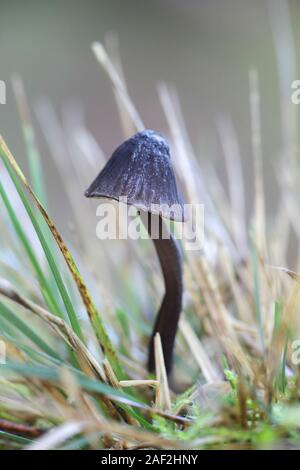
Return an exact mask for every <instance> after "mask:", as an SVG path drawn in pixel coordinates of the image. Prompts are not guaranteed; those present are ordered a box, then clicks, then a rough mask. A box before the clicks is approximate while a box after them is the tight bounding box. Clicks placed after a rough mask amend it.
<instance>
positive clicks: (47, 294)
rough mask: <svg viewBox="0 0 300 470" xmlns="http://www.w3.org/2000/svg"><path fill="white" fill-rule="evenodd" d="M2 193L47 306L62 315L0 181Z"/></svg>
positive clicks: (0, 192)
mask: <svg viewBox="0 0 300 470" xmlns="http://www.w3.org/2000/svg"><path fill="white" fill-rule="evenodd" d="M0 195H1V198H2V200H3V203H4V205H5V207H6V210H7V213H8V215H9V217H10V220H11V222H12V224H13V227H14V229H15V232H16V234H17V236H18V239H19V240H20V242H21V244H22V246H23V249H24V251H25V253H26V254H27V257H28V259H29V261H30V263H31V265H32V267H33V269H34V271H35V274H36V277H37V280H38V282H39V285H40V288H41V292H42V295H43V297H44V300H45V303H46V305H47V307H48V308H49V310H50V311H51V312H53V313H55V314H57V315H59V316H61V317H62V314H61V313H60V307H59V305H58V303H57V301H56V299H55V295H54V293H53V292H52V290H51V288H50V286H49V284H48V281H47V279H46V277H45V275H44V273H43V271H42V269H41V267H40V264H39V262H38V260H37V258H36V256H35V253H34V250H33V248H32V246H31V243H30V242H29V240H28V238H27V236H26V234H25V232H24V230H23V228H22V226H21V224H20V222H19V219H18V217H17V215H16V213H15V211H14V209H13V207H12V205H11V203H10V201H9V198H8V196H7V194H6V191H5V189H4V187H3V185H2V183H1V181H0Z"/></svg>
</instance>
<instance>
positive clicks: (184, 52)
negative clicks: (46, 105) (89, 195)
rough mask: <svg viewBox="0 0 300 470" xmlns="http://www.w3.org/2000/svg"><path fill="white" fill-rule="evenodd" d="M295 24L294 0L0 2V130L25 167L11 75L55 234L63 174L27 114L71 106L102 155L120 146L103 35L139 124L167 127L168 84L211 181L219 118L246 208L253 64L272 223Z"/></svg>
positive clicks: (298, 16) (299, 9) (218, 152)
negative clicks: (20, 92) (3, 100)
mask: <svg viewBox="0 0 300 470" xmlns="http://www.w3.org/2000/svg"><path fill="white" fill-rule="evenodd" d="M299 20H300V4H299V2H298V1H297V0H293V1H285V0H251V1H249V0H185V1H181V0H151V1H141V0H127V1H122V0H97V1H96V0H85V1H78V0H72V1H71V0H64V1H63V2H62V1H59V0H52V1H51V2H40V1H34V0H27V1H26V2H24V1H14V0H9V1H8V0H7V1H6V0H1V2H0V79H2V80H5V81H6V83H7V104H6V105H1V106H0V123H1V133H2V134H3V135H4V137H5V139H6V140H7V142H8V144H9V145H10V147H11V149H12V150H13V151H14V153H15V155H16V157H17V159H18V161H19V162H20V163H21V164H22V165H24V166H25V169H26V161H25V158H24V142H23V137H22V132H21V126H20V120H19V117H18V114H17V110H16V103H15V99H14V96H13V93H12V89H11V83H10V80H11V76H12V75H13V74H15V73H18V74H19V75H20V76H21V77H22V79H23V82H24V85H25V88H26V92H27V96H28V99H29V102H30V105H31V107H32V115H33V120H34V123H35V126H36V130H37V137H38V144H39V147H40V150H41V154H42V158H43V166H44V168H45V171H46V175H47V178H46V180H47V185H48V191H49V194H50V205H51V210H52V214H53V215H54V216H55V219H56V221H57V222H58V223H60V224H61V225H64V224H65V222H66V221H68V217H69V214H70V212H69V211H68V204H67V203H66V202H65V198H64V191H63V187H64V177H65V176H64V175H60V174H59V171H58V169H57V167H56V166H55V165H54V164H53V162H52V158H51V156H50V153H49V148H48V146H47V143H46V140H45V129H44V132H42V131H41V126H40V122H39V120H38V119H37V115H36V113H35V110H36V107H37V106H38V103H39V102H40V100H43V99H45V98H46V99H47V100H49V101H50V102H51V103H52V105H53V107H54V109H55V111H56V113H57V114H58V116H59V117H60V119H64V116H65V115H66V114H68V113H69V114H70V112H71V113H72V107H74V106H75V108H76V109H78V108H80V109H81V110H82V111H83V112H84V119H85V123H86V126H87V127H88V128H89V129H90V131H91V132H92V134H93V135H94V137H95V139H96V141H97V143H98V144H99V146H101V148H102V149H103V151H104V152H105V153H106V154H107V155H109V154H110V153H111V152H112V150H113V149H114V148H115V147H116V146H117V145H118V144H119V142H120V140H121V139H122V130H121V126H120V121H119V116H118V112H117V107H116V105H115V101H114V96H113V92H112V87H111V83H110V81H109V79H108V77H107V76H106V74H105V72H104V71H103V70H102V68H101V67H100V66H99V64H98V63H97V62H96V60H95V57H94V56H93V54H92V52H91V48H90V45H91V43H92V42H93V41H96V40H98V41H101V42H104V41H105V40H106V39H107V37H108V35H109V34H111V33H113V34H114V35H115V36H114V37H115V38H116V37H117V38H118V41H119V53H120V57H121V60H122V64H123V69H124V74H125V77H126V81H127V84H128V88H129V92H130V95H131V97H132V99H133V101H134V103H135V104H136V106H137V108H138V110H139V112H140V113H141V115H142V117H143V120H144V122H145V123H146V125H147V127H150V128H154V129H156V130H159V131H161V132H162V133H164V132H165V131H166V130H167V123H166V120H165V118H164V114H163V111H162V108H161V104H160V102H159V99H158V95H157V84H158V83H159V82H161V81H164V82H167V83H170V84H173V85H175V87H176V89H177V92H178V95H179V98H180V102H181V105H182V109H183V114H184V118H185V120H186V125H187V129H188V132H189V135H190V138H191V141H192V143H193V145H194V148H195V151H196V153H197V155H198V157H199V159H200V162H201V163H202V164H203V168H205V163H206V162H207V161H212V162H214V165H215V167H216V168H217V171H218V172H220V174H221V175H222V172H223V171H224V157H223V153H222V148H221V145H220V141H219V136H218V132H217V129H216V122H217V120H218V119H219V117H220V116H224V115H225V116H227V117H229V118H230V119H231V120H232V122H233V124H234V128H235V132H236V135H237V137H238V142H239V146H240V151H241V156H242V164H243V170H244V173H245V175H246V178H245V185H246V195H248V197H247V201H248V203H249V204H248V206H249V207H248V211H250V210H251V207H250V202H249V201H250V200H252V193H253V183H252V174H253V171H252V166H253V164H252V156H251V152H252V149H251V129H250V127H251V126H250V112H249V80H248V74H249V69H250V68H252V67H254V68H256V69H257V71H258V74H259V87H260V94H261V116H262V117H261V119H262V137H263V141H262V145H263V165H264V176H265V180H266V188H267V194H266V198H267V204H268V206H267V207H268V213H269V214H270V216H271V215H272V209H273V208H274V207H275V206H276V204H277V200H276V194H277V192H276V188H277V181H276V177H275V169H276V161H277V160H276V158H277V156H278V154H279V153H280V152H281V148H282V145H283V135H282V122H283V121H284V119H285V115H284V113H283V112H282V106H283V107H284V108H286V110H287V112H291V113H298V110H296V109H295V105H292V104H291V102H290V94H291V89H290V85H291V81H292V80H294V79H297V78H299V77H298V76H297V59H299V57H297V56H298V55H299V47H297V45H298V44H299V39H300V37H299V35H300V31H299V28H298V27H297V26H298V25H299ZM292 108H294V109H292ZM70 110H71V111H70ZM46 133H47V130H46ZM62 158H63V157H62ZM100 166H101V164H100V163H99V169H100ZM83 189H85V188H78V191H82V190H83ZM70 217H71V216H70Z"/></svg>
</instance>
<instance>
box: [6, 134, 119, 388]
mask: <svg viewBox="0 0 300 470" xmlns="http://www.w3.org/2000/svg"><path fill="white" fill-rule="evenodd" d="M0 150H1V156H2V159H3V161H4V164H5V166H6V168H7V171H8V172H9V174H10V176H11V178H12V179H13V182H14V184H15V185H16V187H17V190H18V192H19V194H20V195H21V198H22V201H23V204H24V205H25V207H26V210H27V211H28V212H29V214H30V217H31V219H32V222H33V224H34V227H35V229H36V231H37V234H38V236H39V238H40V241H41V243H42V245H43V248H44V250H45V254H46V256H47V259H48V261H49V264H50V261H51V265H52V264H54V266H53V268H54V272H53V274H54V273H55V276H57V275H58V274H59V273H58V272H56V271H57V270H56V266H55V263H54V262H53V259H52V257H51V252H50V250H49V248H48V246H47V244H46V242H45V240H44V238H43V235H42V233H41V230H40V228H39V225H38V223H37V221H36V218H35V217H34V213H33V211H32V209H31V206H30V205H29V203H28V201H27V199H26V197H25V195H24V193H23V191H22V188H20V183H19V181H21V182H22V184H23V185H24V186H25V187H26V189H27V190H28V192H29V194H30V195H31V197H32V199H33V202H34V203H35V205H36V207H37V208H38V209H39V211H40V213H41V214H42V216H43V218H44V220H45V222H46V223H47V225H48V227H49V229H50V230H51V232H52V235H53V237H54V239H55V240H56V243H57V245H58V247H59V249H60V251H61V253H62V254H63V256H64V258H65V261H66V263H67V266H68V268H69V271H70V272H71V274H72V276H73V279H74V281H75V283H76V285H77V288H78V291H79V294H80V296H81V299H82V301H83V303H84V305H85V308H86V311H87V314H88V316H89V318H90V321H91V324H92V326H93V329H94V331H95V334H96V337H97V339H98V341H99V344H100V346H101V349H102V351H103V353H104V354H105V356H106V357H107V359H108V360H109V362H110V364H111V366H112V367H113V369H114V372H115V374H116V376H117V378H118V379H124V378H125V377H126V376H125V373H124V371H123V368H122V366H121V364H120V362H119V360H118V358H117V354H116V351H115V349H114V347H113V345H112V343H111V341H110V338H109V336H108V334H107V332H106V329H105V327H104V324H103V322H102V320H101V318H100V316H99V313H98V311H97V309H96V306H95V305H94V303H93V301H92V298H91V296H90V293H89V291H88V289H87V287H86V285H85V283H84V281H83V279H82V277H81V275H80V273H79V271H78V268H77V266H76V264H75V262H74V260H73V257H72V255H71V253H70V251H69V250H68V248H67V246H66V245H65V242H64V241H63V239H62V237H61V235H60V233H59V232H58V230H57V228H56V227H55V225H54V223H53V221H52V220H51V219H50V217H49V215H48V213H47V211H46V210H45V208H44V207H43V206H42V204H41V203H40V201H39V199H38V198H37V196H36V195H35V193H34V192H33V190H32V188H31V186H30V185H29V183H28V181H27V180H26V178H25V175H24V174H23V172H22V170H21V169H20V167H19V166H18V164H17V162H16V160H15V159H14V157H13V155H12V154H11V152H10V151H9V149H8V147H7V146H6V144H5V142H4V140H3V138H2V137H0ZM61 285H63V284H62V280H61V282H59V283H58V286H59V287H61ZM63 287H64V285H63ZM61 293H62V294H63V293H64V292H61ZM65 300H66V298H65V295H64V301H65ZM67 300H68V299H67ZM67 304H68V302H67ZM66 307H67V305H66ZM69 309H70V305H68V313H69ZM71 313H72V312H71ZM71 319H72V320H74V319H73V318H72V314H71V318H70V320H71ZM78 336H80V335H79V334H78Z"/></svg>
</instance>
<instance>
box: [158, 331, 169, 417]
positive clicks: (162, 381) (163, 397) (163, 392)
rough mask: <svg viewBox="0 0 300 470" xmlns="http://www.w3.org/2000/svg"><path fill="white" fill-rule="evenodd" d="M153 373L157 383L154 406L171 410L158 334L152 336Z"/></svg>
mask: <svg viewBox="0 0 300 470" xmlns="http://www.w3.org/2000/svg"><path fill="white" fill-rule="evenodd" d="M154 357H155V374H156V379H157V381H158V383H159V385H158V387H157V389H156V406H157V408H159V409H161V410H165V411H166V410H167V411H169V410H171V396H170V390H169V384H168V378H167V372H166V366H165V361H164V355H163V349H162V344H161V339H160V334H159V333H156V335H155V337H154Z"/></svg>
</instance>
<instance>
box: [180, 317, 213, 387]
mask: <svg viewBox="0 0 300 470" xmlns="http://www.w3.org/2000/svg"><path fill="white" fill-rule="evenodd" d="M179 328H180V331H181V333H182V334H183V336H184V338H185V340H186V342H187V344H188V346H189V348H190V350H191V353H192V354H193V356H194V359H195V361H196V362H197V363H198V365H199V367H200V369H201V371H202V374H203V376H204V378H205V380H206V381H207V382H208V383H214V382H217V381H218V380H220V376H219V371H218V370H217V368H216V367H214V366H213V364H212V363H211V360H210V359H209V357H208V355H207V354H206V351H205V349H204V348H203V346H202V344H201V342H200V340H199V339H198V337H197V336H196V334H195V333H194V331H193V330H192V328H191V326H190V325H189V323H188V322H187V321H186V320H185V318H181V320H180V325H179Z"/></svg>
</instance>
